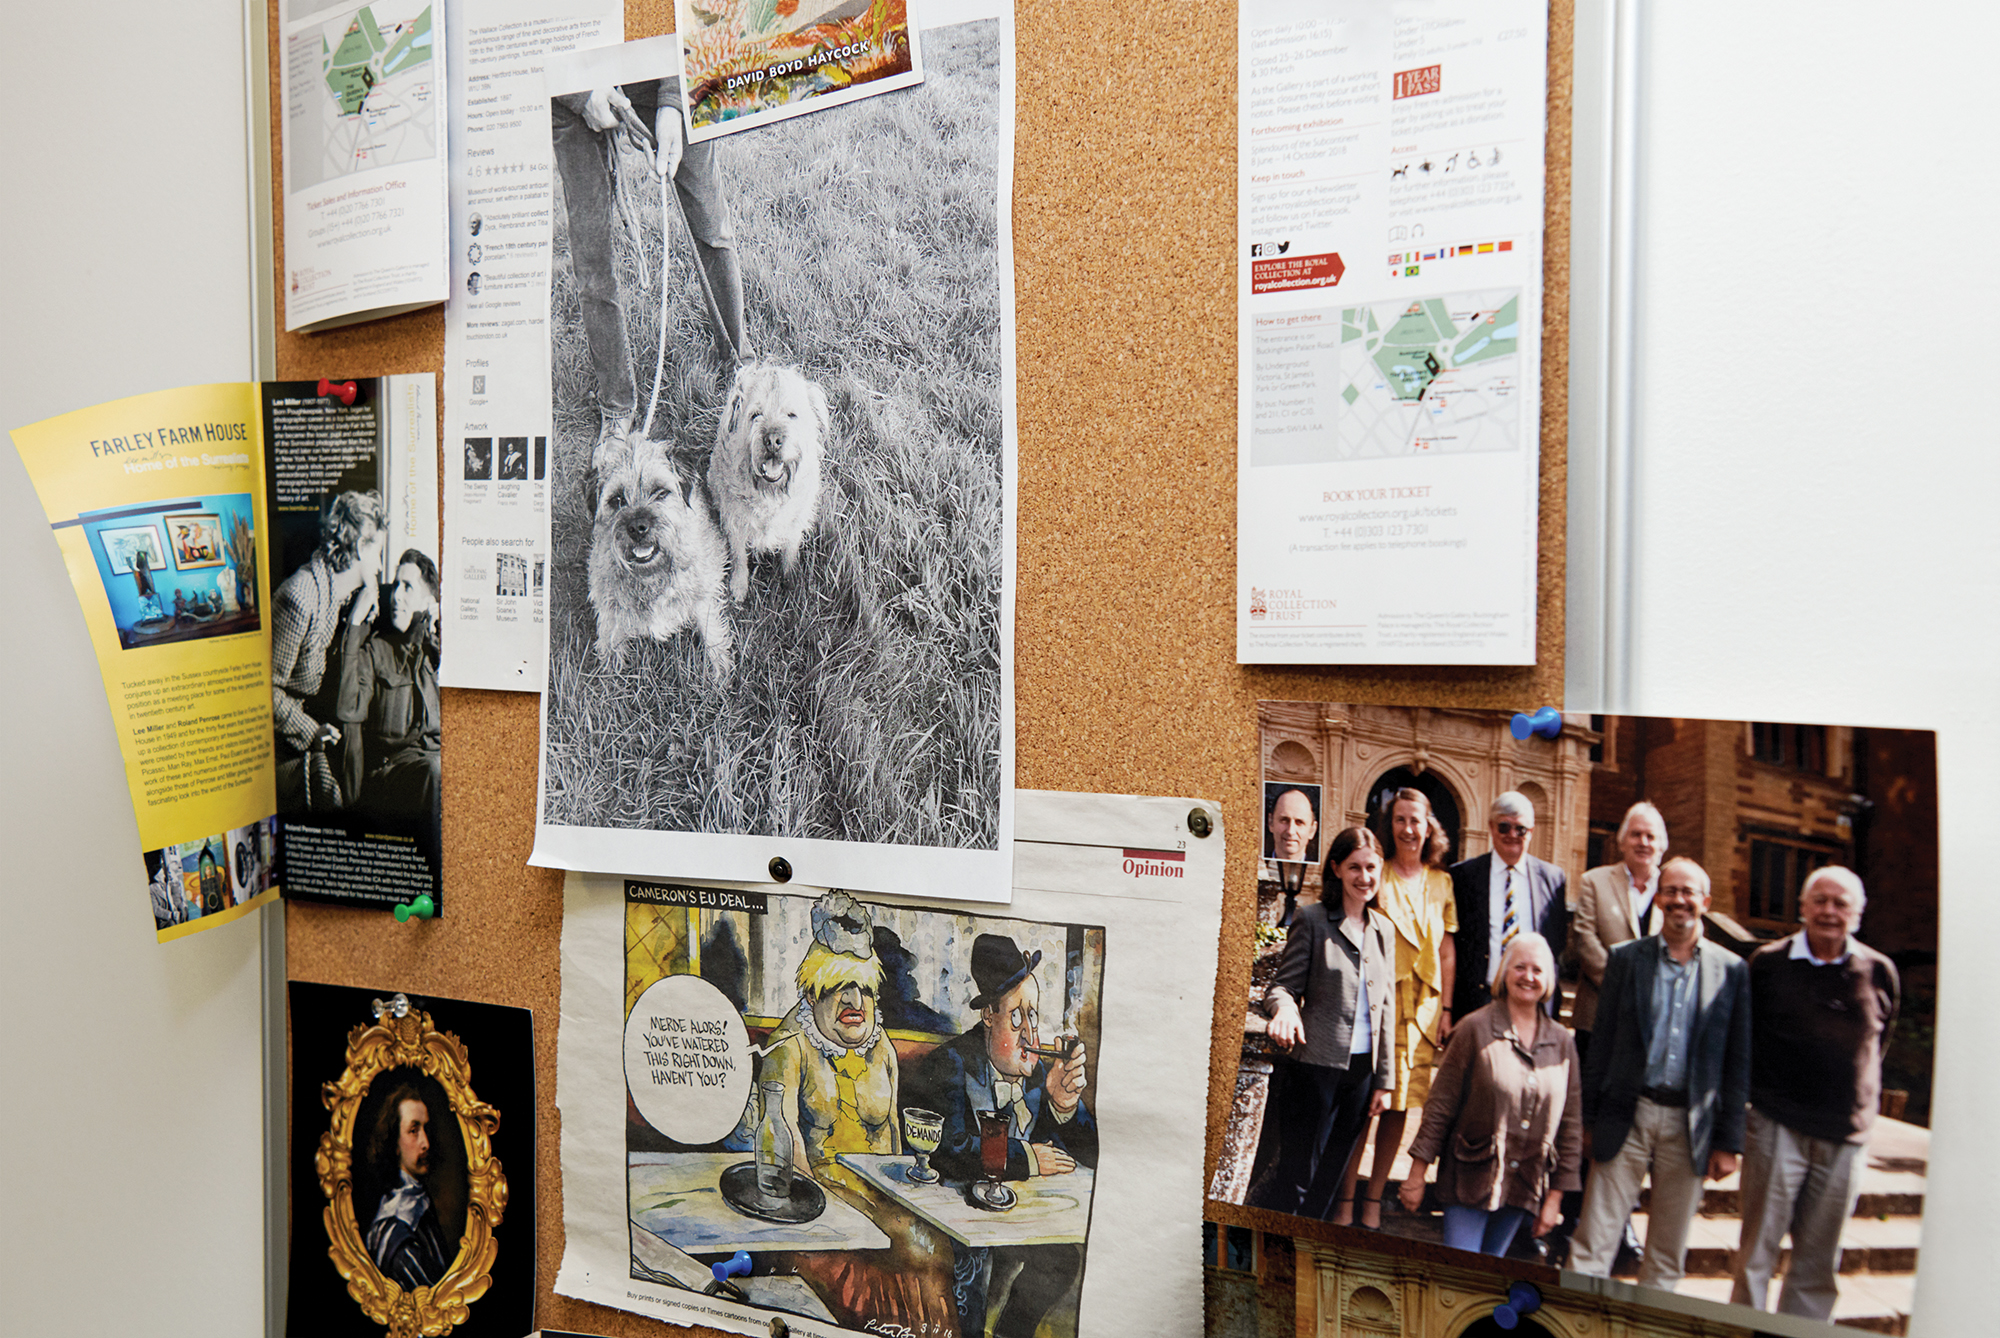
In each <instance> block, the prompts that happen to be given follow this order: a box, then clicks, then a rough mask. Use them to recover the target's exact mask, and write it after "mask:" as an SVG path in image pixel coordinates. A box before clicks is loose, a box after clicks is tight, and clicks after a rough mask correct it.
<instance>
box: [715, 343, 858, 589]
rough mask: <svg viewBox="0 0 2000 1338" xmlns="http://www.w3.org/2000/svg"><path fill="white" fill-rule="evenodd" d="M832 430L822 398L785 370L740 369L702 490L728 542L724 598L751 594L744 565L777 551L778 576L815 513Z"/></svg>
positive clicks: (788, 567) (794, 559)
mask: <svg viewBox="0 0 2000 1338" xmlns="http://www.w3.org/2000/svg"><path fill="white" fill-rule="evenodd" d="M830 427H831V420H830V417H829V415H828V413H827V407H826V392H825V391H823V390H821V389H820V388H819V387H818V386H816V385H814V384H813V383H812V382H811V381H808V380H806V378H805V377H803V376H801V375H799V373H798V372H797V371H795V370H793V369H792V368H790V367H779V366H777V365H775V364H773V363H752V364H750V365H749V366H746V367H742V368H739V369H738V370H737V373H736V380H735V382H734V384H732V385H731V386H730V388H729V403H728V404H727V405H726V406H725V407H724V408H723V411H722V419H721V421H720V422H719V423H717V424H716V429H715V453H714V454H713V455H711V456H709V459H708V486H709V490H710V491H711V492H713V493H714V494H715V503H716V507H717V509H718V510H719V511H720V512H721V513H722V532H723V534H724V535H725V536H727V538H728V540H729V597H730V599H731V600H733V601H735V602H736V603H739V604H740V603H742V602H743V600H744V599H745V597H747V596H748V595H749V593H750V559H751V556H752V555H753V554H756V553H782V554H783V555H784V569H785V574H786V575H788V576H789V575H790V574H791V573H792V571H793V569H795V568H796V567H797V566H798V563H799V548H800V546H801V545H803V544H804V543H805V541H806V536H807V535H809V534H811V533H812V528H813V521H814V518H815V516H816V513H817V512H818V510H819V476H820V463H821V460H822V459H823V458H824V456H825V453H826V441H827V436H828V433H829V430H830Z"/></svg>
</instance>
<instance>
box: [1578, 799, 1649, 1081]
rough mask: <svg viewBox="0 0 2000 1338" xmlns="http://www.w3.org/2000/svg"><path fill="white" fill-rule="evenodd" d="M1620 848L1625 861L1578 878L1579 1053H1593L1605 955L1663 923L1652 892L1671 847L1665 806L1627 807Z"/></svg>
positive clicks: (1622, 825)
mask: <svg viewBox="0 0 2000 1338" xmlns="http://www.w3.org/2000/svg"><path fill="white" fill-rule="evenodd" d="M1618 849H1619V851H1620V852H1621V853H1622V854H1623V855H1624V857H1625V858H1624V859H1623V860H1622V861H1621V862H1620V863H1617V864H1605V865H1600V866H1599V867H1597V868H1595V869H1592V870H1591V871H1590V872H1588V873H1586V874H1584V876H1583V877H1582V879H1580V880H1579V887H1578V890H1577V894H1576V916H1575V918H1574V919H1573V920H1572V921H1571V922H1570V927H1569V948H1570V953H1571V955H1572V956H1573V957H1574V959H1575V961H1576V965H1577V968H1578V971H1577V982H1576V1004H1575V1008H1574V1011H1573V1013H1572V1014H1571V1021H1570V1026H1571V1028H1572V1029H1573V1030H1574V1031H1575V1032H1576V1052H1577V1054H1579V1055H1587V1054H1589V1053H1590V1033H1591V1031H1592V1029H1593V1027H1594V1025H1595V1022H1596V1019H1597V992H1598V989H1599V988H1600V987H1601V986H1602V985H1603V983H1604V962H1605V959H1606V958H1607V957H1608V956H1609V955H1610V953H1611V950H1612V949H1613V948H1615V947H1617V946H1618V945H1619V944H1620V943H1625V942H1629V941H1630V940H1632V939H1635V938H1645V937H1646V936H1647V935H1649V934H1653V933H1656V932H1658V929H1659V914H1658V910H1657V908H1656V907H1655V906H1654V905H1653V893H1654V891H1655V890H1656V889H1657V888H1658V886H1659V881H1660V861H1661V859H1663V858H1665V856H1666V853H1667V820H1666V819H1665V818H1663V817H1661V816H1660V810H1659V809H1657V808H1655V807H1653V805H1652V804H1650V803H1648V802H1647V801H1646V800H1644V799H1641V800H1640V801H1639V802H1638V803H1636V804H1634V805H1632V807H1630V808H1628V809H1626V810H1625V820H1624V821H1623V822H1621V823H1619V824H1618Z"/></svg>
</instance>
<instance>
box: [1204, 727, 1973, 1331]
mask: <svg viewBox="0 0 2000 1338" xmlns="http://www.w3.org/2000/svg"><path fill="white" fill-rule="evenodd" d="M1260 742H1261V747H1262V752H1263V755H1262V761H1263V771H1264V776H1265V795H1264V814H1263V819H1264V829H1265V837H1266V839H1265V843H1264V857H1263V859H1262V861H1261V862H1260V873H1259V884H1260V885H1259V923H1258V926H1257V939H1256V942H1257V945H1258V946H1257V947H1256V949H1255V951H1256V960H1255V964H1254V966H1253V970H1252V985H1251V990H1250V996H1249V999H1248V1001H1247V1002H1248V1007H1247V1009H1246V1012H1245V1019H1244V1046H1243V1052H1242V1059H1241V1065H1240V1068H1239V1075H1238V1082H1237V1088H1236V1095H1235V1101H1234V1105H1233V1107H1232V1111H1231V1116H1230V1121H1229V1126H1228V1132H1227V1136H1226V1141H1225V1145H1224V1149H1223V1154H1222V1158H1221V1161H1220V1163H1219V1165H1218V1167H1217V1170H1216V1172H1215V1177H1214V1181H1213V1182H1212V1184H1211V1189H1210V1194H1211V1197H1212V1198H1215V1199H1219V1200H1222V1201H1224V1202H1229V1203H1236V1204H1242V1205H1245V1206H1247V1207H1251V1208H1260V1209H1266V1210H1269V1211H1272V1212H1276V1213H1284V1214H1288V1215H1290V1216H1292V1217H1300V1218H1307V1219H1313V1220H1317V1221H1321V1222H1325V1223H1328V1224H1331V1225H1333V1226H1337V1227H1348V1228H1353V1229H1358V1230H1361V1231H1369V1232H1381V1233H1383V1234H1384V1236H1389V1237H1403V1238H1409V1239H1417V1240H1425V1241H1429V1242H1434V1243H1441V1244H1443V1245H1445V1246H1448V1247H1450V1248H1453V1249H1457V1250H1463V1251H1467V1252H1472V1253H1481V1254H1485V1255H1490V1256H1506V1255H1511V1256H1513V1257H1516V1258H1521V1259H1527V1260H1534V1261H1539V1262H1542V1263H1547V1264H1551V1265H1556V1266H1560V1267H1564V1268H1567V1269H1570V1270H1573V1271H1575V1272H1577V1273H1581V1274H1585V1275H1588V1276H1596V1277H1612V1276H1616V1277H1620V1278H1625V1279H1628V1280H1636V1281H1637V1282H1638V1283H1639V1284H1640V1285H1641V1286H1645V1287H1653V1288H1658V1289H1661V1290H1665V1291H1680V1292H1683V1293H1686V1294H1689V1295H1697V1296H1702V1297H1705V1298H1707V1299H1711V1300H1717V1301H1727V1302H1731V1303H1734V1304H1737V1305H1743V1306H1750V1307H1755V1308H1757V1309H1760V1310H1775V1311H1779V1312H1782V1313H1785V1314H1790V1315H1796V1316H1803V1317H1808V1318H1815V1319H1822V1320H1825V1319H1831V1320H1834V1321H1835V1322H1848V1323H1857V1324H1862V1325H1864V1326H1866V1327H1871V1328H1885V1331H1889V1332H1901V1331H1902V1328H1901V1327H1900V1321H1901V1320H1906V1319H1907V1315H1908V1312H1909V1305H1910V1295H1911V1293H1912V1292H1913V1290H1914V1272H1915V1267H1916V1257H1917V1253H1918V1245H1919V1233H1920V1225H1921V1213H1922V1207H1921V1205H1922V1198H1923V1182H1924V1175H1925V1172H1926V1170H1927V1164H1928V1148H1929V1136H1928V1130H1927V1124H1928V1115H1929V1089H1930V1037H1931V1027H1932V1017H1933V1010H1934V998H1935V971H1936V908H1937V865H1936V857H1935V834H1936V822H1937V807H1936V771H1935V744H1934V739H1933V736H1932V735H1930V734H1928V733H1923V732H1916V731H1898V730H1874V729H1861V728H1844V727H1835V726H1818V725H1793V724H1780V723H1775V722H1773V723H1762V722H1727V721H1707V720H1681V719H1645V718H1636V717H1605V716H1570V717H1567V718H1566V719H1565V722H1564V728H1563V730H1562V733H1561V736H1560V737H1558V738H1557V739H1555V740H1546V739H1542V738H1535V737H1530V738H1527V739H1525V740H1520V739H1515V738H1513V737H1512V735H1511V732H1510V730H1509V723H1508V717H1507V716H1506V715H1505V714H1503V713H1500V712H1481V711H1446V710H1416V709H1402V708H1390V707H1345V706H1337V705H1328V704H1323V703H1290V702H1284V703H1278V702H1267V703H1264V704H1263V705H1262V708H1261V710H1260Z"/></svg>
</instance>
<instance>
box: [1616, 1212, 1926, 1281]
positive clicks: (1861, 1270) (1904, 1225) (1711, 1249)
mask: <svg viewBox="0 0 2000 1338" xmlns="http://www.w3.org/2000/svg"><path fill="white" fill-rule="evenodd" d="M1632 1226H1633V1229H1634V1230H1636V1231H1637V1232H1638V1233H1639V1237H1640V1239H1642V1240H1643V1239H1645V1236H1646V1231H1647V1226H1648V1223H1647V1220H1646V1215H1645V1214H1644V1213H1634V1214H1633V1215H1632ZM1741 1231H1742V1224H1741V1223H1740V1222H1739V1221H1738V1220H1737V1219H1736V1218H1734V1217H1708V1216H1698V1217H1696V1218H1695V1219H1694V1221H1693V1222H1691V1223H1689V1224H1688V1250H1687V1263H1686V1267H1687V1271H1688V1273H1689V1275H1690V1276H1695V1277H1727V1276H1728V1275H1729V1269H1730V1261H1731V1260H1732V1259H1733V1258H1734V1257H1735V1254H1736V1243H1737V1240H1738V1239H1739V1237H1740V1234H1741ZM1922 1238H1923V1223H1922V1222H1921V1221H1919V1220H1918V1219H1917V1218H1914V1217H1891V1218H1888V1219H1887V1220H1876V1219H1874V1218H1866V1217H1853V1218H1849V1219H1848V1223H1847V1226H1846V1228H1845V1229H1844V1230H1842V1231H1841V1233H1840V1272H1841V1273H1842V1274H1843V1275H1846V1274H1895V1273H1914V1272H1915V1271H1916V1267H1917V1248H1918V1246H1919V1245H1920V1244H1921V1243H1922ZM1791 1258H1792V1251H1791V1248H1790V1246H1789V1245H1788V1246H1786V1248H1784V1249H1783V1250H1781V1251H1780V1252H1779V1256H1778V1271H1779V1272H1780V1273H1783V1272H1784V1271H1785V1269H1786V1268H1788V1267H1789V1266H1790V1264H1791Z"/></svg>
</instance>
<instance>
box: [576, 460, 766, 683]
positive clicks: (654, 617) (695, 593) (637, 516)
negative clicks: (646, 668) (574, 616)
mask: <svg viewBox="0 0 2000 1338" xmlns="http://www.w3.org/2000/svg"><path fill="white" fill-rule="evenodd" d="M602 488H603V491H602V493H601V494H600V495H599V497H598V499H597V519H596V523H595V525H594V527H593V528H592V531H591V543H590V605H591V607H592V608H593V609H595V610H596V611H597V653H598V655H599V657H600V658H602V659H603V660H604V662H605V663H606V664H609V665H610V666H612V667H613V668H618V667H620V666H621V665H622V664H623V663H624V659H625V653H626V647H627V645H628V643H630V642H633V641H637V640H638V639H639V638H641V637H652V638H653V639H654V640H656V641H665V640H666V639H667V638H669V637H671V636H673V635H674V634H675V633H677V632H680V631H682V630H683V629H685V628H688V627H692V628H694V629H695V630H696V632H697V633H699V634H700V636H701V646H702V651H703V653H704V654H705V655H706V656H707V657H708V670H709V673H710V675H711V676H712V677H714V678H715V679H716V680H717V681H720V680H722V679H724V678H726V677H728V675H729V670H730V667H731V665H732V664H733V663H734V658H735V657H734V654H733V651H732V642H733V639H734V638H733V636H732V634H731V632H730V628H729V620H728V618H727V617H725V616H724V613H723V608H722V574H723V549H722V536H721V535H720V534H718V533H717V532H716V529H715V522H714V521H713V520H711V519H710V518H709V514H708V507H707V505H706V504H705V502H704V501H703V499H702V498H701V497H700V496H698V495H696V494H695V493H694V492H692V491H685V490H683V489H682V487H681V481H680V476H679V474H677V473H676V472H675V470H674V467H673V462H672V461H670V460H668V459H667V458H666V456H665V455H664V454H663V453H662V452H661V451H659V450H658V449H657V448H656V447H653V446H652V445H651V444H650V443H645V444H642V445H640V446H639V447H638V449H637V450H636V451H635V452H634V454H633V458H632V459H631V460H630V461H629V462H627V463H625V464H624V465H623V466H622V467H620V468H617V469H614V470H613V471H612V472H610V473H609V474H607V475H606V476H605V477H604V478H603V480H602Z"/></svg>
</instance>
